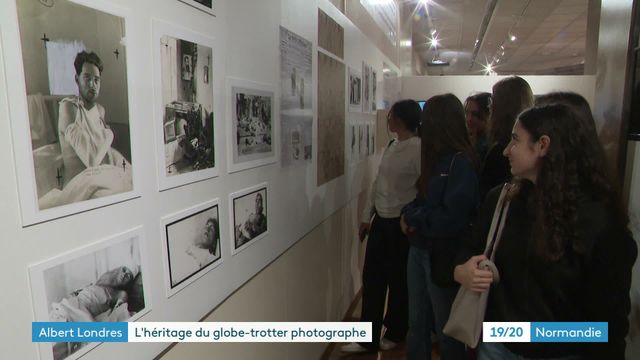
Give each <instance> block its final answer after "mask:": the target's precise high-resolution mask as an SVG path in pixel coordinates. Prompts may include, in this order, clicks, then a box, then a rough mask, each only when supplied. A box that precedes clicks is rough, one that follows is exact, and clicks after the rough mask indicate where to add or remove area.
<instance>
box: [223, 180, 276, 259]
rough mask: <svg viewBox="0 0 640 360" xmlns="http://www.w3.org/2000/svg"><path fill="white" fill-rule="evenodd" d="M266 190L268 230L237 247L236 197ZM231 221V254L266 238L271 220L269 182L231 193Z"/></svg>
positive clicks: (235, 253) (233, 254)
mask: <svg viewBox="0 0 640 360" xmlns="http://www.w3.org/2000/svg"><path fill="white" fill-rule="evenodd" d="M263 189H264V190H265V195H266V199H265V200H266V201H264V202H265V204H267V206H265V207H264V208H265V209H266V210H267V211H266V216H267V231H265V232H263V233H262V234H260V235H258V236H256V237H254V238H253V239H251V240H249V241H247V242H246V243H244V244H242V246H240V247H239V248H237V249H236V233H235V232H236V231H235V225H236V224H235V222H236V219H235V217H236V215H235V208H234V203H233V201H234V200H235V199H239V198H241V197H244V196H246V195H249V194H251V193H254V192H258V191H260V190H263ZM229 223H230V225H231V227H230V228H229V229H230V236H229V238H230V239H231V256H235V255H237V254H238V253H240V252H242V251H244V250H245V249H247V248H248V247H250V246H252V245H253V244H255V243H256V242H257V241H258V240H260V239H262V238H264V237H265V236H267V235H268V234H269V228H270V227H271V226H270V223H271V221H269V184H268V183H267V182H263V183H260V184H257V185H253V186H251V187H248V188H244V189H242V190H238V191H236V192H233V193H231V194H229Z"/></svg>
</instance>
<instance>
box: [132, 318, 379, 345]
mask: <svg viewBox="0 0 640 360" xmlns="http://www.w3.org/2000/svg"><path fill="white" fill-rule="evenodd" d="M128 330H129V342H371V323H370V322H130V323H129V329H128Z"/></svg>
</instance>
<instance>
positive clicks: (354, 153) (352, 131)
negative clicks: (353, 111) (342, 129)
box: [347, 122, 359, 164]
mask: <svg viewBox="0 0 640 360" xmlns="http://www.w3.org/2000/svg"><path fill="white" fill-rule="evenodd" d="M357 131H358V125H357V124H355V123H353V122H352V123H351V125H349V132H348V134H347V142H348V144H349V146H350V149H351V151H350V156H349V159H350V160H351V164H355V163H357V162H358V155H359V153H358V152H359V149H358V134H357Z"/></svg>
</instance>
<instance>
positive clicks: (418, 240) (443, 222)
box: [402, 153, 479, 249]
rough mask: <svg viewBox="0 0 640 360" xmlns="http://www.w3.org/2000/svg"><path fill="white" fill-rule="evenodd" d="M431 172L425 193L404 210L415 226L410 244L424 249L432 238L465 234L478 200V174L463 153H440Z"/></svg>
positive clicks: (406, 218) (407, 221)
mask: <svg viewBox="0 0 640 360" xmlns="http://www.w3.org/2000/svg"><path fill="white" fill-rule="evenodd" d="M454 156H455V161H454V162H453V166H451V163H452V159H453V157H454ZM431 174H432V175H431V177H430V178H429V181H428V186H427V194H426V196H423V195H418V196H417V197H416V199H415V200H413V201H412V202H411V203H409V204H407V205H406V206H405V207H404V208H403V209H402V214H403V215H404V221H405V222H406V223H407V225H409V226H413V227H415V228H416V232H415V233H414V234H412V235H410V236H409V243H410V244H411V245H413V246H416V247H419V248H423V249H425V248H428V246H429V243H428V242H429V239H432V238H450V237H456V236H460V235H462V234H463V233H464V231H466V230H467V228H468V227H469V223H470V222H471V221H472V218H473V216H475V213H476V210H477V207H478V203H479V193H478V176H477V175H476V172H475V170H474V167H473V164H472V162H471V161H470V160H469V159H468V158H467V157H466V156H464V155H463V154H462V153H458V154H457V155H456V154H455V153H449V154H447V155H444V156H441V157H440V158H439V159H438V160H437V161H436V163H435V164H434V170H433V172H432V173H431Z"/></svg>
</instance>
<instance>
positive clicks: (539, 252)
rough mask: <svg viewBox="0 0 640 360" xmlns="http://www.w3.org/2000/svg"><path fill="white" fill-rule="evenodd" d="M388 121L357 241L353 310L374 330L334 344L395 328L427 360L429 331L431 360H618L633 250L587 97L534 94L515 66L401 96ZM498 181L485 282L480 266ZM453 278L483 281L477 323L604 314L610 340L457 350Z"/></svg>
mask: <svg viewBox="0 0 640 360" xmlns="http://www.w3.org/2000/svg"><path fill="white" fill-rule="evenodd" d="M387 119H388V125H389V130H390V131H392V132H394V133H396V135H397V137H396V138H395V139H394V140H393V141H392V142H391V143H390V144H389V145H388V146H387V147H386V149H385V151H384V153H383V155H382V160H381V163H380V168H379V171H378V174H377V177H376V179H375V181H374V183H373V186H372V191H371V195H370V197H369V204H368V206H367V207H366V209H365V212H364V214H363V217H362V223H361V224H360V229H359V234H360V239H361V240H364V239H365V237H366V235H367V234H368V240H367V249H366V255H365V264H364V270H363V279H362V280H363V281H362V282H363V285H362V286H363V292H362V315H361V321H365V322H371V323H372V330H373V337H372V342H371V343H351V344H348V345H345V346H343V347H342V351H344V352H366V351H377V350H388V349H392V348H394V347H396V346H397V345H398V344H399V343H401V342H403V341H405V340H406V355H407V359H421V360H422V359H430V358H431V354H432V343H433V342H435V341H437V343H438V345H439V352H440V358H441V359H443V360H447V359H465V358H469V357H471V358H473V357H477V358H478V359H514V360H515V359H538V358H545V359H590V358H594V359H624V352H625V340H624V338H625V336H626V334H627V331H628V328H629V323H628V320H627V315H628V314H629V311H630V301H629V289H630V283H631V268H632V266H633V264H634V262H635V259H636V255H637V249H636V244H635V241H634V240H633V238H632V236H631V234H630V231H629V230H628V226H627V225H628V218H627V214H626V212H625V210H624V208H623V206H622V202H621V198H620V194H619V193H618V191H617V189H616V186H615V184H614V182H613V180H612V179H611V178H610V174H611V172H610V171H608V169H607V163H606V161H605V157H604V151H603V149H602V146H601V144H600V142H599V140H598V137H597V133H596V127H595V122H594V119H593V115H592V113H591V109H590V108H589V104H588V103H587V101H586V100H585V99H584V98H583V97H582V96H580V95H578V94H575V93H550V94H546V95H542V96H539V97H538V98H537V99H535V100H534V96H533V93H532V91H531V88H530V86H529V84H528V83H527V82H526V81H525V80H524V79H522V78H520V77H517V76H513V77H507V78H504V79H502V80H500V81H498V82H497V83H496V84H494V86H493V88H492V93H478V94H475V95H472V96H470V97H468V98H467V99H466V101H465V103H464V105H463V103H462V102H461V101H460V100H459V99H458V98H457V97H456V96H455V95H453V94H443V95H436V96H433V97H431V98H430V99H428V100H427V101H426V104H425V106H424V110H421V109H420V107H419V105H418V103H416V102H415V101H413V100H402V101H399V102H397V103H395V104H394V105H393V106H392V107H391V109H390V111H389V115H388V117H387ZM505 184H509V185H508V191H507V193H506V198H507V199H508V200H509V203H510V206H509V208H508V210H507V213H506V214H505V215H504V216H506V218H505V219H506V220H505V223H504V227H503V229H502V234H501V236H500V240H499V242H497V245H496V250H495V257H494V259H493V262H494V263H495V266H496V268H497V269H498V271H499V274H500V281H499V282H496V281H494V276H493V273H492V272H491V271H489V270H487V269H484V268H481V267H480V266H479V264H480V263H481V262H482V261H483V260H486V259H487V256H485V255H484V254H483V252H484V249H485V244H486V239H487V234H488V232H489V228H490V225H491V221H492V218H493V214H494V210H495V208H496V206H497V203H498V197H499V195H500V194H501V192H502V190H503V188H504V185H505ZM460 286H462V287H464V288H466V289H469V290H472V291H476V292H485V291H488V290H489V289H491V291H490V292H489V297H488V303H487V308H486V315H485V321H494V322H558V321H562V322H581V321H590V322H607V323H608V342H606V343H504V344H501V343H483V342H481V343H480V344H479V345H478V348H477V349H469V348H468V347H467V346H465V344H463V343H461V342H459V341H458V340H456V339H454V338H452V337H449V336H447V335H446V334H444V333H443V328H444V326H445V323H446V322H447V320H448V318H449V314H450V311H451V306H452V303H453V301H454V298H455V297H456V294H457V292H458V289H459V287H460ZM387 289H388V299H387ZM385 303H386V312H385ZM383 325H384V329H385V331H384V334H383ZM434 336H435V337H434ZM432 339H433V341H432Z"/></svg>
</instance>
